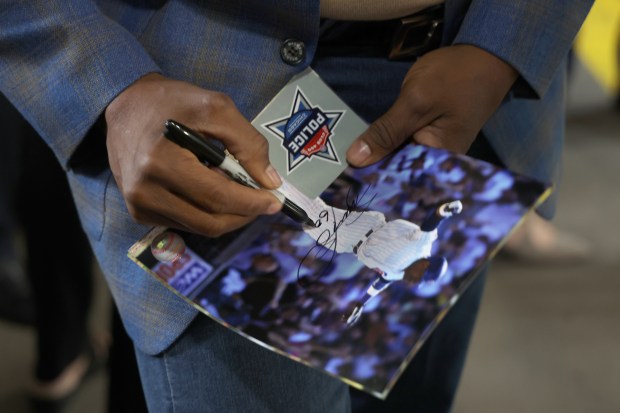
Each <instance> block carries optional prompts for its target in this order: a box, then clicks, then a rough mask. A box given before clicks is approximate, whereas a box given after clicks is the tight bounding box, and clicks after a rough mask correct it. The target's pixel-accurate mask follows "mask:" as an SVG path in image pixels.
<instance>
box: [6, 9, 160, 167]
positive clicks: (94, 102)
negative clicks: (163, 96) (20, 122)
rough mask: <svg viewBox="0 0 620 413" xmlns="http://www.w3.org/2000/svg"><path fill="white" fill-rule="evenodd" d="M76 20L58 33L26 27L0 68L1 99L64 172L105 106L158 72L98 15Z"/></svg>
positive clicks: (114, 26) (126, 34) (134, 42)
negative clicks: (18, 114)
mask: <svg viewBox="0 0 620 413" xmlns="http://www.w3.org/2000/svg"><path fill="white" fill-rule="evenodd" d="M81 19H82V20H81V21H79V22H75V24H72V25H62V26H61V27H58V26H55V27H49V26H43V25H41V27H37V23H38V22H33V23H31V25H34V26H32V28H31V29H29V33H28V35H27V36H20V38H19V40H18V42H21V43H18V44H16V45H15V48H14V50H15V52H13V53H12V55H11V57H10V58H9V59H6V60H5V64H0V75H1V76H0V78H1V80H2V87H3V89H4V91H5V94H6V95H7V97H8V98H9V99H10V100H11V102H12V103H13V104H14V105H15V106H16V107H17V109H18V110H19V111H20V112H21V113H22V114H23V115H24V117H25V118H26V120H27V121H28V122H30V124H31V125H32V126H33V127H34V128H35V130H36V131H37V132H38V133H39V134H40V135H41V137H42V138H43V139H44V140H45V141H46V142H47V143H48V144H49V146H50V147H51V148H52V150H53V151H54V153H55V154H56V156H57V158H58V159H59V161H60V162H61V164H62V165H63V167H64V168H65V169H68V168H69V166H70V160H71V158H72V155H73V154H74V153H75V151H76V149H77V148H78V146H80V144H81V143H82V141H83V139H84V137H85V136H86V135H87V133H88V132H89V130H91V128H92V127H93V125H95V123H96V122H97V120H98V119H99V118H100V116H101V114H102V113H103V112H104V111H105V108H106V107H107V105H108V104H109V103H110V102H111V101H112V100H113V99H114V98H115V97H116V96H117V95H118V94H119V93H120V92H121V91H123V90H124V89H125V88H127V87H128V86H129V85H131V84H132V83H134V82H135V81H136V80H138V79H139V78H141V77H142V76H144V75H146V74H148V73H153V72H161V70H160V68H159V67H158V65H157V64H156V63H155V62H154V61H153V59H152V58H151V57H150V56H149V55H148V53H147V52H146V50H145V49H144V48H143V47H142V45H141V44H140V43H139V42H138V41H137V40H136V38H135V37H134V36H133V35H132V34H130V33H129V32H128V31H126V30H125V29H124V28H122V27H121V26H119V25H118V24H116V23H115V22H113V21H111V20H110V19H108V18H107V17H105V16H103V15H101V14H99V13H92V14H90V15H87V16H81ZM93 27H96V29H93Z"/></svg>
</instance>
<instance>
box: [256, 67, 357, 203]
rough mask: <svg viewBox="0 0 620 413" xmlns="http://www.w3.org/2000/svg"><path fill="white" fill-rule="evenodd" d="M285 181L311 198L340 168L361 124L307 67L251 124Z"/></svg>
mask: <svg viewBox="0 0 620 413" xmlns="http://www.w3.org/2000/svg"><path fill="white" fill-rule="evenodd" d="M252 124H253V125H254V127H256V128H257V129H258V130H259V132H261V133H262V134H263V135H264V136H265V138H267V140H268V141H269V159H270V160H271V163H272V165H273V166H274V168H276V170H277V171H278V172H279V173H280V175H282V176H283V177H284V178H285V179H286V181H287V182H289V183H290V184H291V185H293V186H294V187H296V188H298V189H299V190H300V191H302V192H303V193H304V194H305V195H307V196H309V197H311V198H314V197H317V196H318V195H320V194H321V192H323V190H324V189H325V188H327V186H328V185H329V184H330V183H332V182H333V181H334V179H336V178H337V177H338V175H340V174H341V173H342V171H344V169H345V168H346V166H347V162H346V159H345V154H346V151H347V149H348V148H349V146H350V145H351V143H353V140H354V139H355V138H356V137H357V136H359V135H360V134H361V133H362V132H364V131H365V130H366V128H367V125H366V123H365V122H364V121H363V120H362V119H361V118H360V117H359V116H357V115H356V114H355V113H354V112H353V111H352V110H351V109H350V108H349V107H348V106H347V105H346V104H345V103H344V102H343V101H342V100H341V99H340V98H339V97H338V96H337V95H336V94H335V93H334V92H333V91H332V90H331V89H330V88H329V87H328V86H327V85H326V84H325V83H324V82H323V81H322V80H321V79H320V78H319V76H318V75H317V74H316V73H315V72H314V71H313V70H312V69H306V70H305V71H304V72H302V73H301V74H300V75H298V76H297V77H295V78H294V79H293V80H292V81H291V82H289V83H288V84H287V85H286V86H285V87H284V88H283V89H282V90H281V91H280V92H279V93H278V94H277V95H276V97H275V98H274V99H273V100H272V101H271V102H270V103H269V104H268V105H267V106H266V107H265V109H264V110H263V111H262V112H261V113H260V114H259V115H258V116H257V117H256V118H255V119H254V121H253V122H252Z"/></svg>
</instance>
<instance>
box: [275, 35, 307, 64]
mask: <svg viewBox="0 0 620 413" xmlns="http://www.w3.org/2000/svg"><path fill="white" fill-rule="evenodd" d="M280 57H281V58H282V60H283V61H284V63H286V64H289V65H293V66H295V65H298V64H300V63H301V62H303V61H304V59H305V57H306V45H305V44H304V43H303V42H301V41H299V40H295V39H286V40H285V41H284V42H283V43H282V46H280Z"/></svg>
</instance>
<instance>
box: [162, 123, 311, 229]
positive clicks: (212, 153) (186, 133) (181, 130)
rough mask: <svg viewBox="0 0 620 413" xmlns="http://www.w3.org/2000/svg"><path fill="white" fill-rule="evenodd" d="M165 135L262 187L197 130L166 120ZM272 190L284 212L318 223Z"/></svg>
mask: <svg viewBox="0 0 620 413" xmlns="http://www.w3.org/2000/svg"><path fill="white" fill-rule="evenodd" d="M164 136H165V137H166V138H168V139H170V140H171V141H172V142H174V143H176V144H177V145H179V146H181V147H183V148H185V149H187V150H189V151H190V152H192V153H193V154H194V155H196V157H197V158H198V159H199V160H200V161H201V162H207V163H209V165H212V166H216V167H218V168H220V169H221V170H223V171H224V172H226V174H228V176H230V177H231V178H232V179H233V180H234V181H236V182H238V183H240V184H242V185H245V186H248V187H250V188H255V189H261V187H260V185H258V184H257V183H256V181H254V179H252V177H251V176H250V174H248V173H247V171H246V170H245V169H243V167H242V166H241V164H240V163H239V162H237V160H235V159H234V158H232V157H230V156H227V155H226V152H224V151H223V150H222V149H221V148H219V147H218V146H216V145H214V144H212V143H210V142H208V141H206V140H205V139H203V138H201V137H200V136H199V135H198V134H197V133H196V132H194V131H192V130H191V129H189V128H188V127H186V126H184V125H182V124H180V123H179V122H176V121H174V120H168V121H166V132H164ZM266 191H269V192H271V193H272V194H273V195H274V196H275V197H276V198H278V200H279V201H280V202H282V204H284V206H283V207H282V212H284V213H285V214H286V215H288V216H289V217H290V218H292V219H294V220H295V221H297V222H299V223H302V224H307V225H310V226H312V227H315V226H316V224H315V223H314V221H312V220H311V219H310V217H309V216H308V214H307V213H306V211H304V210H303V209H301V207H300V206H299V205H297V204H295V203H293V202H292V201H291V200H290V199H287V198H286V197H285V196H284V194H282V193H281V192H280V191H278V190H276V189H266Z"/></svg>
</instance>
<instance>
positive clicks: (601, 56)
mask: <svg viewBox="0 0 620 413" xmlns="http://www.w3.org/2000/svg"><path fill="white" fill-rule="evenodd" d="M575 52H576V53H577V56H578V57H579V59H580V60H581V61H582V62H583V63H584V65H585V66H586V67H587V68H588V69H589V70H590V71H591V72H592V74H593V75H594V77H595V78H596V80H597V81H598V82H600V83H601V85H602V86H603V87H604V88H605V89H606V90H608V91H609V92H610V93H612V94H617V93H618V92H620V68H619V66H620V62H619V60H620V0H596V1H595V2H594V5H593V6H592V10H591V11H590V14H589V15H588V17H587V18H586V20H585V22H584V24H583V26H582V27H581V30H580V32H579V34H578V35H577V38H576V40H575Z"/></svg>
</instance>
